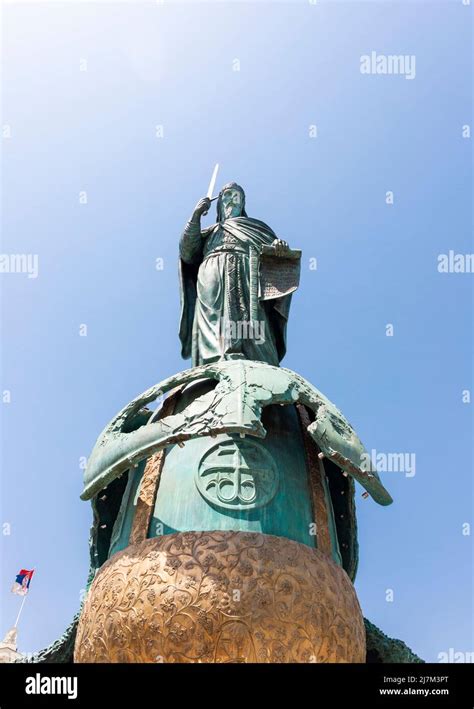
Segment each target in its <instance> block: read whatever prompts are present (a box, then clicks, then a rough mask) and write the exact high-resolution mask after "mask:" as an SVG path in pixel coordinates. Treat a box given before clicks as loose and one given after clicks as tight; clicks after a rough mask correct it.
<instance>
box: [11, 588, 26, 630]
mask: <svg viewBox="0 0 474 709" xmlns="http://www.w3.org/2000/svg"><path fill="white" fill-rule="evenodd" d="M27 595H28V594H26V593H25V595H24V596H23V600H22V602H21V606H20V610H19V611H18V615H17V617H16V620H15V625H14V626H13V627H14V628H16V626H17V625H18V621H19V620H20V615H21V611H22V610H23V606H24V605H25V601H26V596H27Z"/></svg>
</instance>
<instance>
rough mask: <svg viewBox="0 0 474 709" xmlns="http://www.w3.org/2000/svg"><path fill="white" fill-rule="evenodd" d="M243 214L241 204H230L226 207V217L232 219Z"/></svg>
mask: <svg viewBox="0 0 474 709" xmlns="http://www.w3.org/2000/svg"><path fill="white" fill-rule="evenodd" d="M241 214H242V207H241V206H240V204H228V205H227V206H226V207H224V216H225V218H226V219H230V218H231V217H240V215H241Z"/></svg>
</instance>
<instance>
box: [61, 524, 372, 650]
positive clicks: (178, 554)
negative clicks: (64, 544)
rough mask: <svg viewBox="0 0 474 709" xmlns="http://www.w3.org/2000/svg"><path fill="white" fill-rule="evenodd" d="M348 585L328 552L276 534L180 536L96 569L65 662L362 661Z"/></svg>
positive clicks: (361, 635)
mask: <svg viewBox="0 0 474 709" xmlns="http://www.w3.org/2000/svg"><path fill="white" fill-rule="evenodd" d="M365 656H366V648H365V629H364V621H363V617H362V613H361V610H360V607H359V603H358V601H357V597H356V593H355V590H354V587H353V585H352V583H351V581H350V580H349V577H348V576H347V574H346V573H345V571H344V570H343V569H342V568H341V567H340V566H338V565H337V564H336V563H335V562H334V561H332V560H331V559H330V558H329V557H328V556H327V555H324V554H322V553H321V552H320V551H319V550H317V549H311V548H310V547H309V546H307V545H305V544H301V543H299V542H295V541H293V540H290V539H285V538H283V537H276V536H272V535H268V534H258V533H249V532H229V531H226V532H222V531H215V532H180V533H176V534H167V535H164V536H162V537H155V538H153V539H146V540H145V541H143V542H141V543H139V544H136V545H133V546H129V547H127V548H126V549H124V550H123V551H121V552H118V553H117V554H115V555H114V556H112V557H111V558H110V559H109V560H108V561H107V562H106V563H105V564H104V565H103V566H102V567H101V568H100V570H99V571H98V573H97V575H96V577H95V579H94V581H93V583H92V585H91V587H90V589H89V593H88V596H87V598H86V601H85V604H84V607H83V610H82V615H81V618H80V621H79V626H78V631H77V638H76V644H75V652H74V662H147V663H151V662H166V663H169V662H211V663H226V662H258V663H261V662H271V663H274V662H316V663H324V662H365Z"/></svg>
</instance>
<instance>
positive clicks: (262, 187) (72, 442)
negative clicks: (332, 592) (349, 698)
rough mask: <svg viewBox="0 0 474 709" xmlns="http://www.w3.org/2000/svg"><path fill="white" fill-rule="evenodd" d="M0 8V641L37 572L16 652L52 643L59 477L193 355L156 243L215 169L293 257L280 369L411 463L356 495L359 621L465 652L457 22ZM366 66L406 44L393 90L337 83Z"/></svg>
mask: <svg viewBox="0 0 474 709" xmlns="http://www.w3.org/2000/svg"><path fill="white" fill-rule="evenodd" d="M2 12H3V50H2V65H3V75H2V107H3V112H2V124H3V125H4V126H8V127H9V129H8V130H7V134H9V136H10V137H5V138H4V139H3V141H2V152H3V168H2V183H3V202H2V218H1V222H2V236H3V243H2V248H1V251H2V253H7V254H11V253H15V254H17V253H24V254H37V255H38V264H39V271H38V277H37V278H28V277H27V275H26V274H22V273H2V274H1V275H0V278H1V285H2V323H3V327H2V335H1V344H2V366H1V390H2V391H5V390H7V391H9V392H10V393H11V401H10V403H4V404H2V407H1V415H2V448H1V451H2V452H1V465H2V476H1V522H2V525H3V527H2V530H3V534H2V536H1V544H2V566H1V579H2V584H1V624H0V634H1V635H3V634H4V633H5V632H6V631H7V630H8V628H9V627H11V625H13V623H14V621H15V617H16V613H17V610H18V608H19V603H20V599H19V598H18V597H17V596H14V595H13V594H11V593H10V587H11V584H12V582H13V580H14V577H15V574H16V573H17V572H18V571H19V569H20V568H22V567H23V568H35V569H36V572H35V576H34V578H33V581H32V585H31V591H30V594H29V597H28V598H27V601H26V604H25V608H24V612H23V616H22V619H21V621H20V625H19V649H20V650H21V651H24V652H33V651H36V650H38V649H41V648H43V647H45V646H46V645H48V644H49V643H50V642H52V641H53V640H55V639H56V638H57V637H59V635H60V634H61V633H62V632H63V630H64V629H65V627H66V626H67V625H68V623H69V622H70V620H71V619H72V617H73V615H74V613H75V612H76V611H77V609H78V607H79V603H80V594H81V590H82V589H84V587H85V583H86V576H87V570H88V535H89V526H90V523H91V510H90V506H89V505H88V503H85V502H82V501H81V500H80V499H79V494H80V492H81V487H82V470H81V468H80V461H81V458H82V457H87V456H88V455H89V453H90V451H91V449H92V447H93V445H94V442H95V440H96V438H97V436H98V435H99V433H100V432H101V430H102V429H103V427H104V426H105V424H106V423H107V422H108V421H109V420H110V419H111V418H112V416H113V415H114V414H115V413H116V412H117V411H118V410H119V409H121V408H122V406H123V405H125V404H126V403H127V402H128V401H130V400H131V399H132V398H133V397H135V396H136V395H137V394H139V393H140V392H141V391H144V390H145V389H147V388H148V387H149V386H151V385H152V384H155V383H157V382H159V381H160V380H162V379H164V378H165V377H167V376H169V375H171V374H173V373H175V372H177V371H179V370H181V369H185V368H186V367H187V366H188V365H189V363H188V362H183V361H182V360H181V359H180V354H179V352H180V350H179V341H178V336H177V327H178V313H179V294H178V281H177V247H178V239H179V236H180V232H181V230H182V228H183V226H184V223H185V221H186V219H187V218H188V216H189V215H190V213H191V211H192V209H193V207H194V205H195V203H196V202H197V200H198V199H199V198H200V197H202V196H204V194H205V192H206V190H207V185H208V181H209V178H210V175H211V172H212V169H213V167H214V164H215V163H216V162H219V163H220V165H221V171H220V174H219V178H218V184H219V185H222V184H224V182H227V181H229V180H236V181H237V182H239V183H240V184H241V185H242V186H243V187H244V189H245V191H246V195H247V211H248V213H249V215H250V216H254V217H257V218H260V219H263V220H264V221H266V222H267V223H268V224H269V225H270V226H271V227H272V228H273V229H274V231H276V232H277V234H278V235H279V236H281V238H284V239H286V240H287V241H289V243H290V245H291V246H293V247H295V248H301V249H302V250H303V266H302V278H301V287H300V289H299V291H298V293H297V294H296V295H295V297H294V299H293V304H292V313H291V320H290V325H289V333H288V335H289V347H288V354H287V356H286V358H285V360H284V362H283V364H284V365H285V366H287V367H289V368H291V369H294V370H296V371H297V372H299V373H301V374H302V375H303V376H305V377H306V378H308V379H309V380H310V381H311V382H312V383H313V384H314V385H315V386H316V387H317V388H319V389H320V390H321V391H323V392H324V393H325V394H326V395H327V396H328V397H329V398H330V399H331V400H332V401H334V402H335V403H336V404H337V405H338V406H339V407H340V408H341V409H342V411H343V412H344V414H345V415H346V417H347V418H348V419H349V421H350V422H351V423H352V425H353V426H354V428H355V429H356V431H357V433H358V434H359V436H360V437H361V439H362V440H363V442H364V443H365V445H366V448H367V449H368V450H371V449H376V450H377V451H378V452H383V453H389V452H400V453H404V454H415V456H416V473H415V475H413V476H411V477H409V476H407V475H406V474H405V473H403V472H385V473H384V472H381V476H382V479H383V482H384V484H385V486H386V487H387V488H388V489H389V491H390V492H391V494H392V496H393V498H394V500H395V502H394V504H393V505H392V506H391V507H388V508H382V507H379V506H378V505H376V504H375V503H374V502H373V501H372V500H371V499H368V500H365V499H363V498H362V497H361V493H362V489H361V488H360V487H358V489H357V509H358V523H359V543H360V565H359V571H358V576H357V580H356V589H357V593H358V596H359V600H360V603H361V606H362V609H363V612H364V614H365V616H366V617H368V618H369V619H370V620H371V621H372V622H374V623H375V624H376V625H378V626H379V627H380V628H381V629H382V630H383V631H384V632H385V633H387V634H388V635H389V636H392V637H399V638H402V639H403V640H404V641H405V642H406V643H407V644H408V645H409V646H410V647H411V648H412V649H413V650H414V651H415V652H417V653H418V654H419V655H421V656H422V657H423V658H424V659H426V660H428V661H437V660H438V655H439V653H441V652H447V651H448V650H449V648H453V649H454V650H455V651H459V652H471V651H473V650H474V643H473V634H472V590H473V589H472V534H471V535H468V534H465V533H464V534H463V529H464V530H466V527H464V528H463V525H465V524H466V523H472V443H471V435H472V434H471V430H472V404H469V403H463V398H462V397H463V391H465V390H470V389H471V388H472V274H469V273H440V272H439V271H438V256H439V255H440V254H447V253H448V252H449V251H450V250H452V251H454V252H455V253H460V254H467V253H470V252H472V250H473V249H472V243H471V239H470V237H471V233H472V213H471V197H472V148H471V140H470V139H466V138H463V137H462V127H463V125H466V124H471V122H472V68H471V55H472V7H471V6H464V5H463V4H462V3H461V2H458V1H453V2H442V1H439V2H411V3H408V2H390V3H387V2H364V3H360V2H331V3H326V2H323V1H320V2H318V3H317V4H314V5H313V4H310V3H308V2H301V3H299V2H291V3H276V2H248V3H231V2H215V3H213V2H205V3H199V2H196V3H192V4H190V3H186V4H185V3H177V2H173V3H171V2H169V3H168V2H165V3H164V4H161V3H156V2H149V3H140V2H136V3H126V2H124V3H114V2H103V3H88V2H71V3H55V2H51V3H42V2H39V3H34V4H33V3H25V4H23V3H18V4H6V5H4V6H3V10H2ZM372 51H375V52H377V53H378V54H379V55H409V56H412V55H414V56H415V58H416V75H415V77H414V78H413V79H411V80H410V79H407V78H405V76H403V75H400V74H398V75H393V74H392V75H364V74H361V72H360V57H361V56H362V55H366V54H370V52H372ZM236 60H238V62H239V64H236ZM84 67H85V69H86V70H84ZM236 67H239V69H240V70H239V71H236V70H235V68H236ZM314 125H315V126H316V127H317V137H316V138H311V137H310V126H314ZM157 126H162V128H161V129H158V131H157ZM157 132H158V133H160V132H162V134H163V137H157ZM4 135H5V129H4ZM83 191H85V192H86V193H87V204H80V201H79V194H80V193H81V192H83ZM388 191H392V192H393V204H387V203H386V193H387V192H388ZM207 220H208V221H207V222H205V223H211V215H209V217H208V218H207ZM158 258H161V259H163V263H164V268H163V270H161V271H158V270H157V269H156V268H155V264H156V259H158ZM311 258H316V259H317V269H316V270H311V269H310V259H311ZM81 324H86V325H87V336H86V337H82V336H80V335H79V328H80V326H81ZM388 324H392V325H393V336H387V334H386V332H387V329H386V328H387V325H388ZM390 590H391V591H392V592H393V600H391V601H390V600H387V598H391V594H390Z"/></svg>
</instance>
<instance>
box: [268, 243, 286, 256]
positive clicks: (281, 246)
mask: <svg viewBox="0 0 474 709" xmlns="http://www.w3.org/2000/svg"><path fill="white" fill-rule="evenodd" d="M272 246H273V247H274V248H275V249H276V251H277V253H278V255H279V256H281V255H282V254H283V253H284V252H285V251H288V249H289V248H290V247H289V246H288V242H287V241H283V239H275V241H273V243H272Z"/></svg>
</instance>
